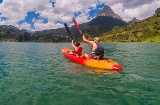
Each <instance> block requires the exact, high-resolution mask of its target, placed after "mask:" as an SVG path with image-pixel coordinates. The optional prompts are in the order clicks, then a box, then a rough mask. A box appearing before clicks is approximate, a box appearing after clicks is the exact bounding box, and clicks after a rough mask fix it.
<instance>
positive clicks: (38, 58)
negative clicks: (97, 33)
mask: <svg viewBox="0 0 160 105" xmlns="http://www.w3.org/2000/svg"><path fill="white" fill-rule="evenodd" d="M82 45H83V48H84V52H89V50H88V47H87V45H86V44H84V43H83V44H82ZM103 45H104V47H105V57H107V58H111V59H112V60H114V61H116V62H118V63H119V64H121V65H122V66H123V70H122V72H112V71H106V72H103V73H99V72H96V71H99V70H98V69H94V68H90V67H85V66H82V65H79V64H76V63H73V62H71V61H70V60H68V59H67V58H65V57H64V56H63V55H62V53H61V47H62V46H66V47H69V48H72V47H71V44H70V43H15V42H12V43H8V42H7V43H3V42H1V43H0V99H1V100H0V105H66V104H71V105H158V104H159V102H160V88H159V87H160V76H159V74H160V43H103Z"/></svg>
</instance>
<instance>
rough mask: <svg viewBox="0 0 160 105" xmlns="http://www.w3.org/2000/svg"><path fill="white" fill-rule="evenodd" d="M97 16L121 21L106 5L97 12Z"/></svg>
mask: <svg viewBox="0 0 160 105" xmlns="http://www.w3.org/2000/svg"><path fill="white" fill-rule="evenodd" d="M98 16H110V17H113V18H117V19H120V20H123V19H122V18H121V17H120V16H119V15H118V14H115V13H114V11H113V10H112V9H111V7H109V6H107V5H105V7H104V8H103V9H102V10H99V11H98Z"/></svg>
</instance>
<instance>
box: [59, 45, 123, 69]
mask: <svg viewBox="0 0 160 105" xmlns="http://www.w3.org/2000/svg"><path fill="white" fill-rule="evenodd" d="M69 50H70V49H68V48H66V47H62V53H63V54H64V56H65V57H67V58H68V59H70V60H71V61H73V62H76V63H78V64H82V65H86V66H90V67H94V68H100V69H108V70H122V66H121V65H119V64H118V63H116V62H114V61H112V60H111V59H103V60H97V59H87V58H82V57H77V56H75V55H72V54H69V53H68V52H67V51H69Z"/></svg>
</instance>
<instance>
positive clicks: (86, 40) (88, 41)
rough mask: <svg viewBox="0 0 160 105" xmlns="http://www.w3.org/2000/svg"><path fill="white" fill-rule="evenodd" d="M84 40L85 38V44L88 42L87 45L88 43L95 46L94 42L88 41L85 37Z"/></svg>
mask: <svg viewBox="0 0 160 105" xmlns="http://www.w3.org/2000/svg"><path fill="white" fill-rule="evenodd" d="M82 38H83V41H84V42H86V43H88V44H91V45H93V44H94V41H89V40H88V39H86V37H85V36H84V35H83V36H82Z"/></svg>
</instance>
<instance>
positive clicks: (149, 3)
mask: <svg viewBox="0 0 160 105" xmlns="http://www.w3.org/2000/svg"><path fill="white" fill-rule="evenodd" d="M105 5H108V6H110V7H111V8H112V9H113V11H114V12H115V13H116V14H118V15H120V16H121V17H122V18H123V20H125V21H129V20H131V19H132V18H133V17H136V18H137V19H144V18H146V17H149V16H151V15H153V14H154V11H155V10H156V9H157V8H158V7H159V5H160V0H20V1H19V0H0V25H4V24H5V25H14V26H17V27H19V28H26V29H33V30H44V29H55V28H61V27H64V26H63V22H68V23H70V24H72V22H71V21H72V20H71V19H72V17H73V16H75V17H76V20H77V21H78V23H84V22H88V21H89V20H91V19H93V18H94V17H95V16H96V15H97V13H98V12H97V11H98V9H100V8H103V7H104V6H105Z"/></svg>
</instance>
